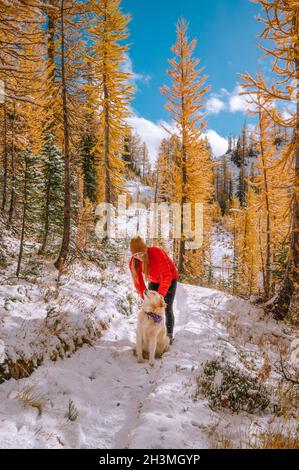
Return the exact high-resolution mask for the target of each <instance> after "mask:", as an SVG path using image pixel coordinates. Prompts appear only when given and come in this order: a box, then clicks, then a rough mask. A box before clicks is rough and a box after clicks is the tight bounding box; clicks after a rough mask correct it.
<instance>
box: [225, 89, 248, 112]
mask: <svg viewBox="0 0 299 470" xmlns="http://www.w3.org/2000/svg"><path fill="white" fill-rule="evenodd" d="M240 92H242V87H241V86H240V85H237V86H236V88H235V89H234V91H233V92H232V93H231V94H230V96H229V109H230V111H231V112H232V113H236V112H241V113H247V112H248V111H250V110H252V109H253V105H252V104H251V103H250V102H248V98H247V96H245V95H240Z"/></svg>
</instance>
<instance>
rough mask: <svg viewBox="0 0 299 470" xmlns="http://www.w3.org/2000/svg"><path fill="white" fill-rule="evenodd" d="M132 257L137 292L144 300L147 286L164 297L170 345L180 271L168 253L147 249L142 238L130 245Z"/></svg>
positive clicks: (158, 249)
mask: <svg viewBox="0 0 299 470" xmlns="http://www.w3.org/2000/svg"><path fill="white" fill-rule="evenodd" d="M130 246H131V253H132V257H131V260H130V270H131V274H132V277H133V281H134V285H135V288H136V290H137V292H138V293H139V294H140V296H141V297H142V298H143V294H144V291H145V290H146V285H145V282H144V279H145V280H146V281H147V282H148V289H150V290H155V291H157V292H158V293H159V294H161V295H162V296H163V297H164V300H165V302H166V304H167V307H166V328H167V334H168V336H169V339H170V343H171V344H172V341H173V327H174V315H173V308H172V306H173V301H174V296H175V292H176V287H177V279H178V276H179V274H178V271H177V269H176V267H175V265H174V263H173V261H172V260H171V259H170V258H169V256H168V255H167V253H166V252H165V251H164V250H162V248H159V247H157V246H152V247H147V245H146V243H145V242H144V240H143V239H142V238H141V237H134V238H132V240H131V243H130Z"/></svg>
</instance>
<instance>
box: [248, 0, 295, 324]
mask: <svg viewBox="0 0 299 470" xmlns="http://www.w3.org/2000/svg"><path fill="white" fill-rule="evenodd" d="M256 1H257V2H258V3H259V4H260V6H261V7H262V9H263V12H264V18H259V19H260V21H262V22H263V23H264V25H265V28H264V31H263V33H262V34H261V38H262V39H263V40H264V41H265V42H266V44H265V45H261V48H262V49H263V51H264V53H265V55H266V56H270V57H271V58H272V59H273V60H272V64H273V65H272V67H273V72H274V73H275V74H276V77H277V79H276V82H275V83H273V84H270V85H268V84H267V83H266V82H265V81H264V80H263V81H262V82H260V81H258V80H257V79H256V78H255V77H253V76H251V75H250V74H248V73H247V74H245V75H244V81H245V82H246V87H245V88H246V91H247V92H250V93H253V94H254V93H257V91H256V89H258V92H260V93H261V94H262V95H263V96H264V97H265V99H268V97H271V98H273V99H275V100H276V102H277V104H278V106H276V108H275V109H274V108H273V109H272V110H271V111H270V113H271V118H272V119H273V121H274V122H276V123H277V124H279V125H280V126H282V127H291V128H292V129H293V139H292V141H291V143H290V145H289V152H287V153H286V154H285V158H286V159H289V160H291V161H292V167H293V178H292V193H293V197H292V202H291V204H290V208H289V210H290V213H291V219H292V224H291V236H290V240H289V252H288V259H287V265H286V269H285V275H284V279H283V281H282V283H281V287H280V289H279V291H278V292H277V295H276V296H275V297H273V299H272V301H271V302H268V304H267V310H268V311H269V312H271V313H272V314H273V316H274V317H275V318H277V319H283V318H284V317H285V316H286V315H287V313H288V310H289V307H290V303H291V300H292V297H293V294H294V292H295V290H297V289H298V276H299V201H298V197H299V196H298V191H299V189H298V186H299V5H298V1H297V0H256ZM291 102H293V103H295V105H296V106H295V109H294V110H292V109H289V112H288V113H287V116H286V115H285V113H283V110H282V109H281V108H282V107H284V109H285V105H287V104H290V103H291Z"/></svg>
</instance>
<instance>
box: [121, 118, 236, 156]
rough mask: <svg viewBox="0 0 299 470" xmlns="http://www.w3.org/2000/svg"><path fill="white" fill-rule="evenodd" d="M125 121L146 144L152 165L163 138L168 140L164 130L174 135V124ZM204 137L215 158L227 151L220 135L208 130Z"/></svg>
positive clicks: (137, 119) (145, 120)
mask: <svg viewBox="0 0 299 470" xmlns="http://www.w3.org/2000/svg"><path fill="white" fill-rule="evenodd" d="M127 121H128V124H129V125H130V126H131V127H132V128H133V130H134V131H135V132H136V133H137V134H138V135H139V136H140V137H141V140H142V141H144V142H146V144H147V147H148V150H149V156H150V160H151V162H152V163H154V162H155V161H156V159H157V155H158V150H159V146H160V143H161V141H162V140H163V139H165V138H168V137H169V135H170V134H169V133H168V132H167V131H166V130H165V128H166V129H169V130H170V131H171V132H172V133H174V132H175V125H174V123H168V122H165V121H158V122H157V123H154V122H152V121H149V120H148V119H145V118H143V117H139V116H131V117H129V118H128V119H127ZM204 136H205V137H207V138H208V140H209V142H210V145H211V147H212V151H213V155H214V156H215V157H219V156H220V155H223V154H224V153H225V152H226V151H227V148H228V142H227V139H225V138H224V137H221V135H219V134H218V133H217V132H216V131H214V130H213V129H208V130H207V131H206V132H205V134H204Z"/></svg>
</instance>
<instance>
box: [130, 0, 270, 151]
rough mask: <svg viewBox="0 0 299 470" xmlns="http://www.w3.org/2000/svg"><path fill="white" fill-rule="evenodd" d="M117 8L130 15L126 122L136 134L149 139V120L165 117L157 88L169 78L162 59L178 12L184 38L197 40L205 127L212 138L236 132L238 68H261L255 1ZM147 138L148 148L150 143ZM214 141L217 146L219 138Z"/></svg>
mask: <svg viewBox="0 0 299 470" xmlns="http://www.w3.org/2000/svg"><path fill="white" fill-rule="evenodd" d="M122 9H123V11H124V12H126V13H130V14H131V15H132V21H131V23H130V31H131V36H130V42H131V43H132V44H131V46H130V52H129V56H130V59H131V61H132V63H131V64H130V66H131V68H132V70H133V72H134V74H135V82H136V86H137V92H136V95H135V99H134V102H133V108H134V112H135V114H136V116H135V117H134V119H135V121H134V119H133V121H132V124H133V125H135V124H136V126H135V127H136V129H137V130H138V132H140V133H141V134H142V133H144V135H142V137H143V138H144V139H145V140H146V141H148V139H150V135H149V134H150V133H151V123H153V124H155V125H156V124H157V123H159V121H160V120H164V121H170V116H169V114H168V112H167V111H166V110H165V108H164V104H165V98H164V97H163V96H162V95H161V94H160V91H159V89H160V87H161V86H162V85H163V84H164V83H169V82H168V77H167V75H166V69H167V67H168V63H167V59H168V58H171V57H172V55H173V54H172V52H171V51H170V47H171V46H172V45H173V44H174V42H175V39H176V34H175V24H176V22H177V20H178V18H179V17H181V16H183V17H184V18H185V19H186V20H187V21H189V23H190V27H189V37H190V38H194V37H195V38H197V40H198V43H197V48H196V55H197V57H199V58H200V59H201V65H202V66H203V67H204V68H205V74H206V75H208V84H209V85H210V86H211V92H210V93H209V95H208V96H207V98H208V102H207V108H208V111H209V114H208V129H210V130H213V132H214V133H213V136H214V137H215V133H217V135H219V136H221V137H222V138H227V136H228V135H229V134H230V133H234V134H239V133H240V130H241V127H242V125H243V123H244V119H245V114H244V103H243V100H242V99H240V98H239V97H238V94H237V92H238V90H237V83H238V81H239V77H238V73H240V72H245V71H246V70H248V71H249V72H255V71H257V70H260V69H261V68H264V67H265V65H263V63H262V61H261V59H260V58H261V56H262V51H261V50H260V49H259V48H258V47H257V45H256V44H257V36H258V34H259V32H260V31H261V30H262V24H261V23H259V22H258V21H257V20H256V19H255V16H256V15H257V13H258V12H259V6H258V5H257V4H255V3H252V2H250V1H249V0H212V1H209V0H142V1H140V0H123V2H122ZM137 117H138V118H139V119H140V122H137ZM146 121H148V122H149V124H147V123H146ZM249 123H250V119H249ZM144 127H148V129H143V128H144ZM152 132H153V133H154V127H152ZM211 136H212V134H211ZM148 143H149V146H150V147H152V148H151V153H153V152H154V150H155V146H152V145H151V142H148ZM218 144H219V145H220V146H221V141H219V142H218ZM222 144H223V141H222ZM155 145H156V144H155ZM219 152H220V150H218V153H219Z"/></svg>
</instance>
